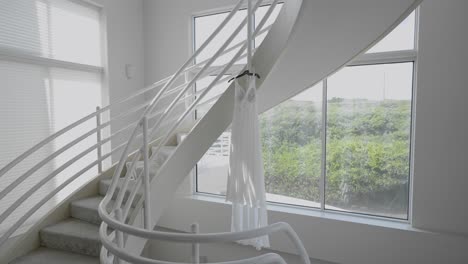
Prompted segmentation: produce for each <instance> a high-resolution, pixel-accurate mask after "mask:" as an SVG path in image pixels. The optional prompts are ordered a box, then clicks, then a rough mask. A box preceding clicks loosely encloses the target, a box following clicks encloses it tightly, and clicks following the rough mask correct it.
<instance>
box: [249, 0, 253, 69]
mask: <svg viewBox="0 0 468 264" xmlns="http://www.w3.org/2000/svg"><path fill="white" fill-rule="evenodd" d="M253 15H254V14H253V13H252V0H247V70H249V71H250V69H251V68H252V48H253V47H252V46H253V41H252V32H253V27H254V25H253Z"/></svg>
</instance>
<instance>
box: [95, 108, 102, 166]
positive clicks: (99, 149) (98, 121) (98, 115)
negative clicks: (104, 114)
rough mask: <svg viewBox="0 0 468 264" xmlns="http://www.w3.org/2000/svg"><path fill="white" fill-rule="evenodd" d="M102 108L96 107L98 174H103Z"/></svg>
mask: <svg viewBox="0 0 468 264" xmlns="http://www.w3.org/2000/svg"><path fill="white" fill-rule="evenodd" d="M99 111H101V107H99V106H96V137H97V142H96V143H97V144H98V147H97V149H96V150H97V158H98V173H99V174H101V173H102V160H101V158H102V146H101V140H102V133H101V128H100V126H101V113H100V112H99Z"/></svg>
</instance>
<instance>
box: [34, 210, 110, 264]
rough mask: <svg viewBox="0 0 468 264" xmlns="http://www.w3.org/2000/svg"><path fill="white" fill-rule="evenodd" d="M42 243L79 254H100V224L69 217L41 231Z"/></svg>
mask: <svg viewBox="0 0 468 264" xmlns="http://www.w3.org/2000/svg"><path fill="white" fill-rule="evenodd" d="M40 237H41V245H42V246H45V247H48V248H54V249H60V250H66V251H71V252H75V253H79V254H85V255H91V256H99V251H100V247H101V241H100V238H99V226H98V225H95V224H91V223H88V222H85V221H81V220H78V219H74V218H69V219H67V220H64V221H62V222H59V223H57V224H54V225H51V226H48V227H46V228H44V229H42V230H41V231H40Z"/></svg>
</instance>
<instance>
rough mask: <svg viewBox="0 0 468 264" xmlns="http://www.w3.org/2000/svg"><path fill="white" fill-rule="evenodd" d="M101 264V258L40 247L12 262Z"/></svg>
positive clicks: (14, 263) (29, 263)
mask: <svg viewBox="0 0 468 264" xmlns="http://www.w3.org/2000/svg"><path fill="white" fill-rule="evenodd" d="M65 263H66V264H99V258H96V257H90V256H85V255H81V254H75V253H70V252H66V251H60V250H55V249H49V248H39V249H37V250H35V251H33V252H31V253H29V254H27V255H25V256H22V257H20V258H18V259H16V260H14V261H12V262H10V264H65Z"/></svg>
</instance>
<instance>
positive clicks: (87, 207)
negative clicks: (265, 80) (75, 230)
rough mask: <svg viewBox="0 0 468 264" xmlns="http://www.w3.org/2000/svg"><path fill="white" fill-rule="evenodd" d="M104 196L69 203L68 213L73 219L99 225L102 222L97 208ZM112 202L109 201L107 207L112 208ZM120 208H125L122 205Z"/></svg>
mask: <svg viewBox="0 0 468 264" xmlns="http://www.w3.org/2000/svg"><path fill="white" fill-rule="evenodd" d="M102 199H104V196H100V195H99V196H93V197H89V198H85V199H82V200H77V201H74V202H72V203H71V209H70V213H71V216H72V217H73V218H76V219H79V220H83V221H86V222H88V223H91V224H96V225H100V224H101V222H102V220H101V217H100V216H99V211H98V207H99V204H100V203H101V201H102ZM113 205H114V201H110V202H109V205H108V207H109V208H112V206H113ZM122 206H125V204H124V203H123V204H122Z"/></svg>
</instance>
